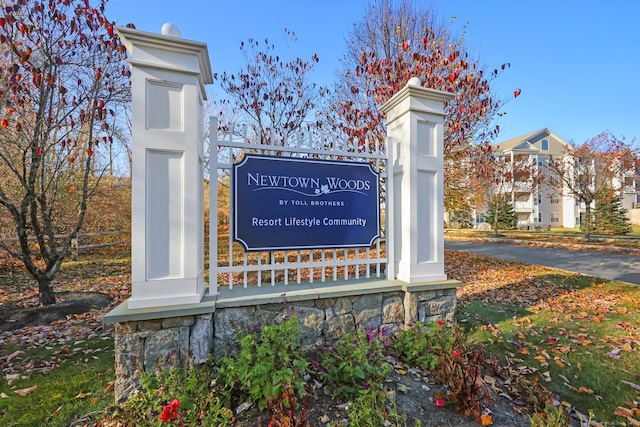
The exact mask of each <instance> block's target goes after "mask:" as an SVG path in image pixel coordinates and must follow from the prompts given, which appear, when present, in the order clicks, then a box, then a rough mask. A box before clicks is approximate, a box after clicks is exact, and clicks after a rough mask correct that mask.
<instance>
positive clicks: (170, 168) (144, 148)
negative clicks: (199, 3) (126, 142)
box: [117, 24, 213, 309]
mask: <svg viewBox="0 0 640 427" xmlns="http://www.w3.org/2000/svg"><path fill="white" fill-rule="evenodd" d="M162 30H163V34H162V35H160V34H153V33H147V32H143V31H138V30H134V29H130V28H118V29H117V31H118V35H119V36H120V38H121V39H122V41H123V43H124V44H125V46H126V48H127V50H128V52H129V55H130V58H129V61H128V62H129V66H130V68H131V71H132V74H131V91H132V118H131V119H132V126H131V133H132V151H133V160H132V162H133V166H132V168H133V171H132V183H131V186H132V194H131V197H132V219H131V246H132V247H131V263H132V268H131V273H132V274H131V276H132V277H131V279H132V289H131V298H130V299H129V300H128V307H129V308H130V309H135V308H147V307H159V306H168V305H177V304H188V303H198V302H200V300H201V298H202V296H203V294H204V291H205V284H204V188H203V187H204V176H203V161H204V154H203V140H204V129H203V103H204V101H205V100H206V93H205V90H204V87H205V84H211V83H213V78H212V74H211V68H210V63H209V54H208V51H207V45H206V44H204V43H199V42H194V41H189V40H184V39H182V38H180V32H179V30H177V28H176V27H174V26H172V25H171V24H165V25H164V26H163V28H162Z"/></svg>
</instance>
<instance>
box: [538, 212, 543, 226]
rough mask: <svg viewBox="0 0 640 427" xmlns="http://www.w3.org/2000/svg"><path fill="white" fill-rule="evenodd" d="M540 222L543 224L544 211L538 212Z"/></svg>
mask: <svg viewBox="0 0 640 427" xmlns="http://www.w3.org/2000/svg"><path fill="white" fill-rule="evenodd" d="M538 222H539V223H541V224H542V212H538Z"/></svg>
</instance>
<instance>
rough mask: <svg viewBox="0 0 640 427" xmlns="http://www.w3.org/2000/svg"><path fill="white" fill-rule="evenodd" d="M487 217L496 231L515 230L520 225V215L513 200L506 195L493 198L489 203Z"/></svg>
mask: <svg viewBox="0 0 640 427" xmlns="http://www.w3.org/2000/svg"><path fill="white" fill-rule="evenodd" d="M486 218H487V222H488V223H489V224H491V226H492V227H493V229H494V230H495V232H496V233H497V232H498V230H515V229H516V228H517V227H518V216H517V215H516V212H515V210H514V209H513V206H512V205H511V202H510V201H509V200H507V199H505V198H504V197H500V196H496V197H494V198H493V200H492V201H491V203H489V210H488V211H487V217H486Z"/></svg>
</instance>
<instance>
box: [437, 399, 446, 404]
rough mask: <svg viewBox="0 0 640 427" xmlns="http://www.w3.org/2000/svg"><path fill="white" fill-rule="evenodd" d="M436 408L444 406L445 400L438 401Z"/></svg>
mask: <svg viewBox="0 0 640 427" xmlns="http://www.w3.org/2000/svg"><path fill="white" fill-rule="evenodd" d="M436 406H444V400H442V399H436Z"/></svg>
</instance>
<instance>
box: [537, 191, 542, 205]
mask: <svg viewBox="0 0 640 427" xmlns="http://www.w3.org/2000/svg"><path fill="white" fill-rule="evenodd" d="M541 203H542V193H538V204H541Z"/></svg>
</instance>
